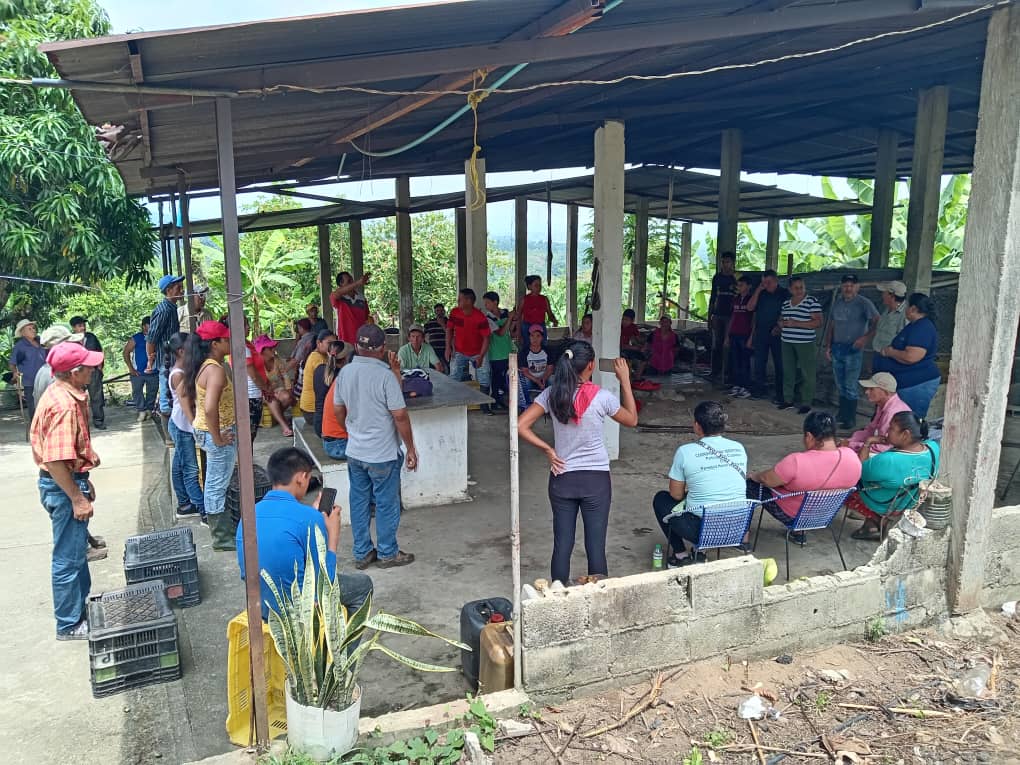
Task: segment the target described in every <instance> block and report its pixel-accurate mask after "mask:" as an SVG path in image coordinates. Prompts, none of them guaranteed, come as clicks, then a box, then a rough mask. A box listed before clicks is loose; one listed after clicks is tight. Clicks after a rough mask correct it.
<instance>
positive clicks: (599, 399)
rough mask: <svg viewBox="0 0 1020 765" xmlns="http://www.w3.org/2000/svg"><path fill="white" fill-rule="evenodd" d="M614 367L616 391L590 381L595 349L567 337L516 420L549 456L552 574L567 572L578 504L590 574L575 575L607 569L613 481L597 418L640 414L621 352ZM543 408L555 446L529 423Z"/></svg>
mask: <svg viewBox="0 0 1020 765" xmlns="http://www.w3.org/2000/svg"><path fill="white" fill-rule="evenodd" d="M613 368H614V370H615V372H616V377H617V379H618V380H619V381H620V398H619V399H618V398H617V397H616V396H614V395H613V394H612V393H610V392H609V391H607V390H603V389H602V388H599V386H597V385H596V384H595V383H593V382H592V381H591V376H592V374H593V373H594V371H595V350H594V349H593V348H592V347H591V345H590V344H589V343H585V342H581V341H575V342H572V343H571V344H570V345H569V346H567V348H566V350H564V351H563V353H562V354H561V355H560V358H559V359H558V360H557V362H556V367H555V369H554V371H553V375H552V378H551V379H550V380H549V384H548V385H547V386H546V388H545V389H544V390H543V391H542V392H541V393H540V394H539V395H538V397H537V398H536V399H535V402H534V403H533V404H532V405H531V406H529V407H528V408H527V409H526V410H525V411H524V413H523V414H522V415H521V418H520V420H519V422H518V425H517V430H518V433H520V435H521V438H523V439H524V440H525V441H527V442H528V443H530V444H532V445H533V446H536V447H538V448H539V449H541V450H542V451H543V452H545V454H546V457H548V459H549V470H550V473H551V475H550V476H549V503H550V504H551V505H552V513H553V553H552V579H553V580H554V581H556V580H559V581H560V582H563V583H567V582H568V581H569V580H570V556H571V554H572V553H573V550H574V531H575V529H576V527H577V513H578V511H579V510H580V512H581V519H582V521H583V522H584V551H585V555H586V556H587V558H588V575H587V576H585V577H581V580H579V581H584V582H588V581H598V580H599V579H602V578H603V577H606V576H608V575H609V564H608V563H607V561H606V530H607V528H608V526H609V507H610V505H611V503H612V495H613V486H612V481H611V479H610V475H609V453H608V451H607V450H606V444H605V441H604V440H603V437H602V423H603V421H604V420H605V419H606V418H607V417H609V418H611V419H613V420H615V421H616V422H618V423H620V424H621V425H625V426H627V427H631V428H632V427H634V426H635V425H637V421H638V415H637V404H636V403H635V401H634V393H633V391H632V390H631V386H630V367H629V366H628V365H627V361H626V360H625V359H616V361H615V363H614V365H613ZM546 413H548V414H550V415H552V424H553V443H554V445H553V446H550V445H549V444H548V443H546V442H545V441H544V440H542V438H540V437H539V436H538V435H537V434H536V433H535V432H534V431H533V430H532V427H533V426H534V424H535V423H536V422H537V421H538V419H539V418H540V417H541V416H542V415H544V414H546Z"/></svg>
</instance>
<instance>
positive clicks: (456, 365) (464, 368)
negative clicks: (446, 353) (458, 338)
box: [450, 351, 489, 388]
mask: <svg viewBox="0 0 1020 765" xmlns="http://www.w3.org/2000/svg"><path fill="white" fill-rule="evenodd" d="M471 359H472V357H471V356H465V355H464V354H463V353H457V352H456V351H454V353H453V356H451V357H450V377H452V378H453V379H454V380H456V381H457V382H464V381H465V380H467V379H468V367H469V366H473V367H474V368H475V376H476V377H477V378H478V385H479V386H480V387H482V388H488V387H489V359H488V357H486V358H485V360H484V362H483V363H482V365H481V366H477V365H475V363H474V362H473V361H472V360H471Z"/></svg>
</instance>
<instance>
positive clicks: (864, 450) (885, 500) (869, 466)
mask: <svg viewBox="0 0 1020 765" xmlns="http://www.w3.org/2000/svg"><path fill="white" fill-rule="evenodd" d="M927 437H928V423H927V422H925V421H924V420H921V419H918V418H917V417H916V416H914V413H913V412H899V413H898V414H895V415H893V418H892V420H891V421H890V423H889V434H888V435H887V436H886V437H885V438H884V439H883V438H882V437H881V436H873V437H871V438H869V439H868V440H867V442H866V443H865V444H864V445H863V446H862V447H861V450H860V454H859V455H858V456H860V458H861V462H862V463H863V465H862V468H861V484H860V488H859V489H858V490H857V492H856V493H854V494H852V495H851V496H850V497H849V498H848V499H847V507H848V508H849V509H851V510H856V511H857V512H858V513H860V514H861V515H863V516H864V525H863V526H861V527H860V528H859V529H858V530H857V531H855V532H854V533H853V535H852V536H853V538H854V539H864V540H871V541H881V533H880V524H881V520H882V517H883V516H885V515H887V514H889V513H901V512H903V511H904V510H907V509H909V508H912V507H914V506H915V505H916V504H917V502H918V499H919V493H920V487H919V484H920V483H921V481H927V480H929V479H931V478H934V477H935V475H936V474H937V473H938V471H939V456H940V454H939V451H940V450H939V444H938V442H936V441H928V440H926V439H927ZM880 440H881V441H882V442H883V443H888V444H889V445H891V446H892V448H891V449H889V450H888V451H884V452H878V453H872V451H871V445H872V444H873V443H877V442H878V441H880Z"/></svg>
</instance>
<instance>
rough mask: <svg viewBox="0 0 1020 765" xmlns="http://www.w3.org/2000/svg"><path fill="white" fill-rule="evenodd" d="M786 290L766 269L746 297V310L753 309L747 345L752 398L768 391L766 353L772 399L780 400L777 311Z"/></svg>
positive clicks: (781, 305) (788, 294)
mask: <svg viewBox="0 0 1020 765" xmlns="http://www.w3.org/2000/svg"><path fill="white" fill-rule="evenodd" d="M789 299H790V293H789V291H787V290H786V289H785V288H784V287H780V286H779V277H778V275H777V274H776V272H775V271H773V270H772V269H769V270H768V271H766V272H765V273H764V274H763V275H762V278H761V284H759V285H758V288H757V289H756V290H755V291H754V294H753V295H751V299H750V300H749V301H747V310H748V311H753V312H754V320H753V324H752V327H751V348H752V350H753V351H754V379H753V381H752V383H751V392H752V393H753V394H754V398H764V397H765V395H766V392H767V391H768V376H767V375H768V365H769V355H770V354H771V355H772V367H773V369H774V371H775V374H776V401H777V402H779V401H782V400H783V342H782V340H781V339H780V336H779V315H780V313H782V310H783V303H784V302H786V301H787V300H789Z"/></svg>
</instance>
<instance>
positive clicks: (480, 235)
mask: <svg viewBox="0 0 1020 765" xmlns="http://www.w3.org/2000/svg"><path fill="white" fill-rule="evenodd" d="M475 164H476V167H477V172H478V186H479V188H480V189H481V190H482V192H483V193H484V191H485V160H484V159H481V158H479V159H477V160H475ZM464 182H465V184H466V187H465V188H466V190H465V194H464V199H465V202H464V205H465V208H466V212H465V214H466V216H467V219H466V222H465V234H464V239H465V242H466V244H467V286H468V287H471V288H472V289H473V290H474V291H475V294H476V296H477V297H478V302H479V305H481V300H482V294H483V293H484V292H485V291H486V290H487V289H488V284H489V273H488V270H489V254H488V248H489V229H488V224H487V223H486V218H485V202H484V197H483V199H482V200H476V199H475V188H474V185H473V184H472V182H471V161H470V160H468V161H467V162H465V163H464ZM479 201H481V204H479V203H478V202H479Z"/></svg>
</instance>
